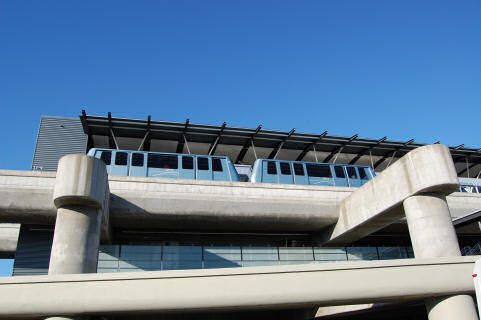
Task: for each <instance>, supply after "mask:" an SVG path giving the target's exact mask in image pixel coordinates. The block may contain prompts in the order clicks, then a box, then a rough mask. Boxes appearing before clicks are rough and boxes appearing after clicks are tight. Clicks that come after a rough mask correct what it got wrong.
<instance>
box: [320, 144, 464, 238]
mask: <svg viewBox="0 0 481 320" xmlns="http://www.w3.org/2000/svg"><path fill="white" fill-rule="evenodd" d="M458 188H459V182H458V176H457V173H456V169H455V168H454V164H453V161H452V158H451V154H450V152H449V149H448V148H447V147H446V146H444V145H441V144H433V145H427V146H424V147H421V148H417V149H415V150H413V151H411V152H409V153H408V154H406V155H405V156H404V157H402V158H401V159H399V160H398V161H396V162H395V163H394V164H393V165H391V166H390V167H389V168H387V169H385V170H384V171H383V172H381V173H380V174H379V175H377V176H376V177H375V178H374V179H372V180H370V181H368V182H367V183H366V184H364V185H363V186H362V187H360V188H359V189H357V190H356V191H355V192H353V193H351V194H350V195H349V196H348V197H346V198H345V199H344V200H342V201H341V203H340V206H339V220H338V221H337V223H336V225H335V227H334V229H333V230H332V232H331V233H330V235H329V237H328V238H327V239H326V240H327V241H328V243H329V244H332V245H340V244H345V243H352V242H354V241H357V240H359V239H362V238H363V237H365V236H367V235H369V234H371V233H373V232H375V231H377V230H380V229H382V228H384V227H386V226H388V225H390V224H392V223H393V222H395V221H397V220H399V219H401V218H403V217H404V208H403V201H404V200H406V199H408V198H409V197H412V196H415V195H417V194H420V193H424V192H436V193H439V194H443V195H445V196H446V195H448V194H451V193H453V192H455V191H456V190H458Z"/></svg>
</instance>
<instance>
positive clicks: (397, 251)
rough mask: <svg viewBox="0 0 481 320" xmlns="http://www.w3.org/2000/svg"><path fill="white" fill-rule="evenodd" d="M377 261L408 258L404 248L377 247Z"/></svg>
mask: <svg viewBox="0 0 481 320" xmlns="http://www.w3.org/2000/svg"><path fill="white" fill-rule="evenodd" d="M377 250H378V252H379V259H381V260H389V259H406V258H407V257H408V255H407V252H406V248H404V247H378V248H377Z"/></svg>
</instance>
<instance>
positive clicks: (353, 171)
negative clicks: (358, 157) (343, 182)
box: [346, 167, 358, 179]
mask: <svg viewBox="0 0 481 320" xmlns="http://www.w3.org/2000/svg"><path fill="white" fill-rule="evenodd" d="M346 169H347V175H348V177H349V178H351V179H358V178H357V173H356V169H355V168H354V167H347V168H346Z"/></svg>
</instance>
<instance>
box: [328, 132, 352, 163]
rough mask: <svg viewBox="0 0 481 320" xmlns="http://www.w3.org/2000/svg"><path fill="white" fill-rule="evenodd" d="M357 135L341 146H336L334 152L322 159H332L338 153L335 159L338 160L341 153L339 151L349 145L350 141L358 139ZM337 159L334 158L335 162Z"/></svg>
mask: <svg viewBox="0 0 481 320" xmlns="http://www.w3.org/2000/svg"><path fill="white" fill-rule="evenodd" d="M357 137H358V135H357V134H355V135H353V136H352V137H350V138H349V139H348V140H347V141H346V142H343V143H342V145H340V146H338V147H336V148H335V149H334V150H332V152H331V153H330V154H329V155H328V156H327V157H325V158H324V161H322V162H329V160H331V159H332V157H334V155H336V159H335V160H337V156H338V155H339V153H341V151H342V149H344V147H345V146H347V145H348V144H349V143H350V142H352V141H354V140H356V139H357ZM335 160H334V162H336V161H335Z"/></svg>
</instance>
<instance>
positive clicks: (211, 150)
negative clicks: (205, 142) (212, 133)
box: [208, 121, 227, 156]
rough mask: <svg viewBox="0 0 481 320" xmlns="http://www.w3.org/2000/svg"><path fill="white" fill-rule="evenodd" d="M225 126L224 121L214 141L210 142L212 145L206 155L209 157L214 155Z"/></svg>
mask: <svg viewBox="0 0 481 320" xmlns="http://www.w3.org/2000/svg"><path fill="white" fill-rule="evenodd" d="M226 125H227V123H226V122H225V121H224V123H223V124H222V126H221V127H220V131H219V133H218V134H217V137H216V138H215V140H214V141H213V142H212V144H211V145H210V147H209V153H208V154H209V156H210V155H212V154H214V153H215V149H216V148H217V144H218V143H219V140H220V137H221V136H222V132H224V129H225V126H226Z"/></svg>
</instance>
